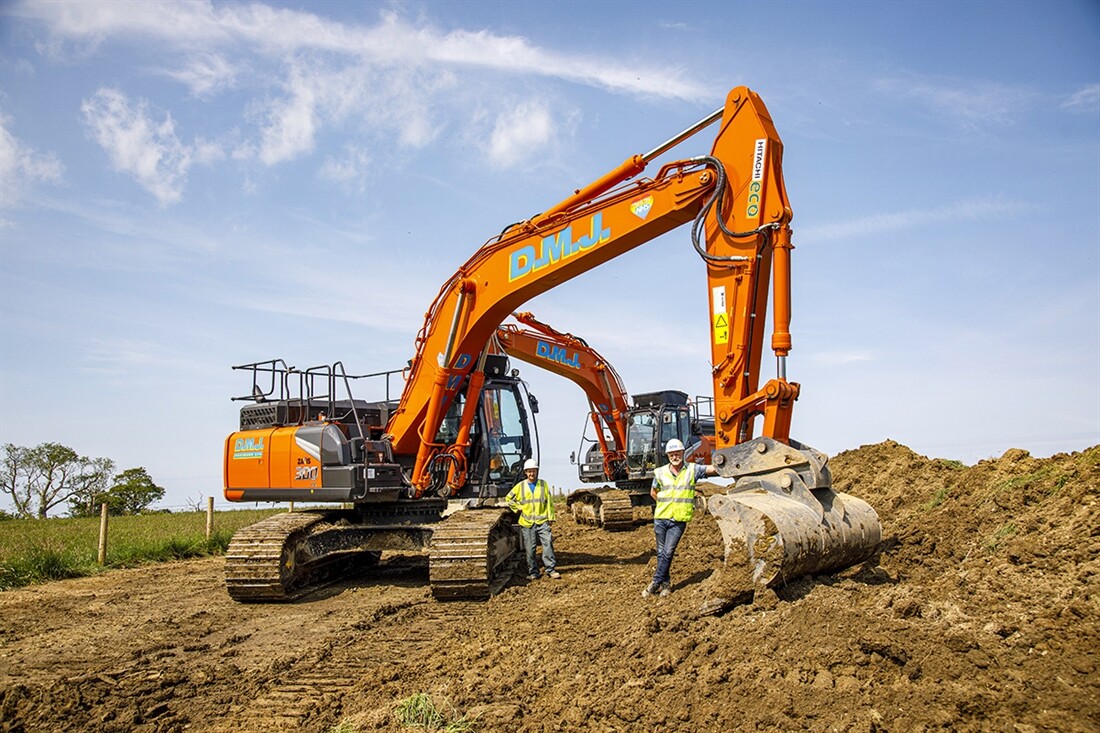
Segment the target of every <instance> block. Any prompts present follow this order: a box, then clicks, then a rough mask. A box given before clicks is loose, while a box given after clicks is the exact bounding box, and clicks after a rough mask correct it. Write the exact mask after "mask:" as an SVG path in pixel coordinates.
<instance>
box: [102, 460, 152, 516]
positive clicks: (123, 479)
mask: <svg viewBox="0 0 1100 733" xmlns="http://www.w3.org/2000/svg"><path fill="white" fill-rule="evenodd" d="M107 494H108V496H109V497H110V501H108V502H107V503H108V504H109V505H115V504H117V505H118V506H119V507H120V508H121V510H122V514H139V513H140V512H143V511H145V510H146V509H148V508H149V505H150V504H152V503H153V502H154V501H159V500H160V499H163V498H164V489H163V488H161V487H160V486H157V485H156V484H154V483H153V479H152V478H151V477H150V476H149V473H148V472H147V471H146V470H145V469H144V468H143V467H139V468H127V469H126V470H125V471H123V472H122V473H120V474H119V475H117V476H115V485H114V486H112V487H111V488H110V489H109V490H108V491H107ZM109 508H110V507H109ZM109 508H108V510H109Z"/></svg>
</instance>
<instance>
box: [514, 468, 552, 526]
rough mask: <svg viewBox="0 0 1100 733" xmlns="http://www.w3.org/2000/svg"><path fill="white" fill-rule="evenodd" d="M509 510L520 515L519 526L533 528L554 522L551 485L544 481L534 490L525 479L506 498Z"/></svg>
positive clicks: (537, 483) (538, 483)
mask: <svg viewBox="0 0 1100 733" xmlns="http://www.w3.org/2000/svg"><path fill="white" fill-rule="evenodd" d="M504 501H505V502H507V504H508V508H509V509H511V510H512V511H514V512H515V513H517V514H519V526H521V527H533V526H535V525H536V524H545V523H546V522H552V521H554V519H555V516H554V498H553V497H552V496H550V485H549V484H547V483H546V482H545V481H543V480H542V479H539V480H538V481H537V482H536V483H535V488H534V489H533V490H532V489H531V488H530V487H529V486H528V485H527V480H526V479H524V480H523V481H520V482H519V483H518V484H516V485H515V486H513V487H512V490H511V491H509V492H508V496H506V497H504Z"/></svg>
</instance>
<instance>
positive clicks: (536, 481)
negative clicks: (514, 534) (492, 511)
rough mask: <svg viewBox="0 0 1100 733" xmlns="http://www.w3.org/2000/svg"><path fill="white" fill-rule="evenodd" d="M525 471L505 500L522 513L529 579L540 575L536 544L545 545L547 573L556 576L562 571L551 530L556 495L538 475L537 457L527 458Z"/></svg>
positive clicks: (524, 547) (544, 560)
mask: <svg viewBox="0 0 1100 733" xmlns="http://www.w3.org/2000/svg"><path fill="white" fill-rule="evenodd" d="M523 474H524V476H526V478H525V479H524V480H523V481H520V482H519V483H518V484H516V485H515V486H513V487H512V490H511V491H509V492H508V496H506V497H504V501H505V502H506V503H507V504H508V508H509V509H511V510H512V511H514V512H515V513H516V514H518V515H519V528H520V533H521V534H522V535H523V549H524V550H525V551H526V552H527V579H528V580H538V579H539V564H538V558H537V557H536V556H535V547H536V545H542V564H543V565H545V566H546V577H548V578H553V579H554V580H557V579H558V578H560V577H561V573H559V572H558V571H557V567H556V562H557V561H556V560H555V559H554V538H553V537H552V536H551V533H550V523H551V522H553V521H554V519H555V516H554V497H552V496H551V495H550V486H549V485H547V483H546V482H545V481H543V480H542V479H540V478H539V464H538V461H536V460H535V459H534V458H528V459H527V460H526V461H525V462H524V464H523Z"/></svg>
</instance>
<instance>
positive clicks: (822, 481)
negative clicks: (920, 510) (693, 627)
mask: <svg viewBox="0 0 1100 733" xmlns="http://www.w3.org/2000/svg"><path fill="white" fill-rule="evenodd" d="M719 455H720V456H721V458H718V456H719ZM826 460H827V458H826V457H825V456H824V454H822V453H820V452H818V451H815V450H813V449H812V448H807V447H804V446H800V445H799V444H797V443H794V442H793V441H792V445H790V446H788V445H785V444H783V443H779V442H777V441H773V440H770V439H768V438H757V439H756V440H754V441H751V442H750V443H748V444H745V445H744V446H737V447H735V448H729V449H723V451H720V452H719V453H718V454H717V455H716V460H715V465H716V466H717V467H718V469H719V475H735V476H738V480H737V482H736V483H735V484H734V485H733V486H731V487H730V488H729V490H728V491H727V492H726V493H722V494H715V495H713V496H711V497H710V499H709V500H708V501H707V509H708V511H709V512H710V513H711V514H712V515H713V516H714V518H715V520H716V521H717V523H718V527H719V529H720V530H721V531H722V538H723V540H724V543H725V562H724V564H723V567H722V569H721V570H720V571H719V572H718V573H716V574H715V577H714V578H713V579H712V584H711V588H710V590H709V592H708V600H707V601H706V603H705V604H704V608H703V611H704V612H705V613H718V612H721V611H722V610H725V609H728V608H729V607H731V606H733V605H736V604H738V603H743V602H746V601H748V600H751V599H752V597H753V594H754V593H755V592H756V591H757V590H759V589H761V588H775V587H779V586H781V585H783V584H784V583H786V582H788V581H790V580H793V579H795V578H798V577H800V576H803V575H809V574H817V573H823V572H827V571H830V570H838V569H841V568H846V567H849V566H851V565H855V564H857V563H859V562H863V561H866V560H869V559H871V558H872V557H874V555H875V553H876V551H877V549H878V547H879V544H880V542H881V540H882V526H881V524H880V523H879V519H878V514H876V513H875V510H874V509H873V508H872V507H871V505H870V504H868V503H867V502H865V501H863V500H862V499H859V498H857V497H855V496H852V495H850V494H844V493H840V492H837V491H834V490H833V489H832V487H831V485H830V483H831V480H830V476H829V472H828V468H827V467H826V465H825V462H826Z"/></svg>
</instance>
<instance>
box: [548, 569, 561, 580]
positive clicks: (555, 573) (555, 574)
mask: <svg viewBox="0 0 1100 733" xmlns="http://www.w3.org/2000/svg"><path fill="white" fill-rule="evenodd" d="M546 577H547V578H553V579H554V580H557V579H558V578H560V577H561V573H559V572H558V571H557V570H551V571H550V572H548V573H547V574H546Z"/></svg>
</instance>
